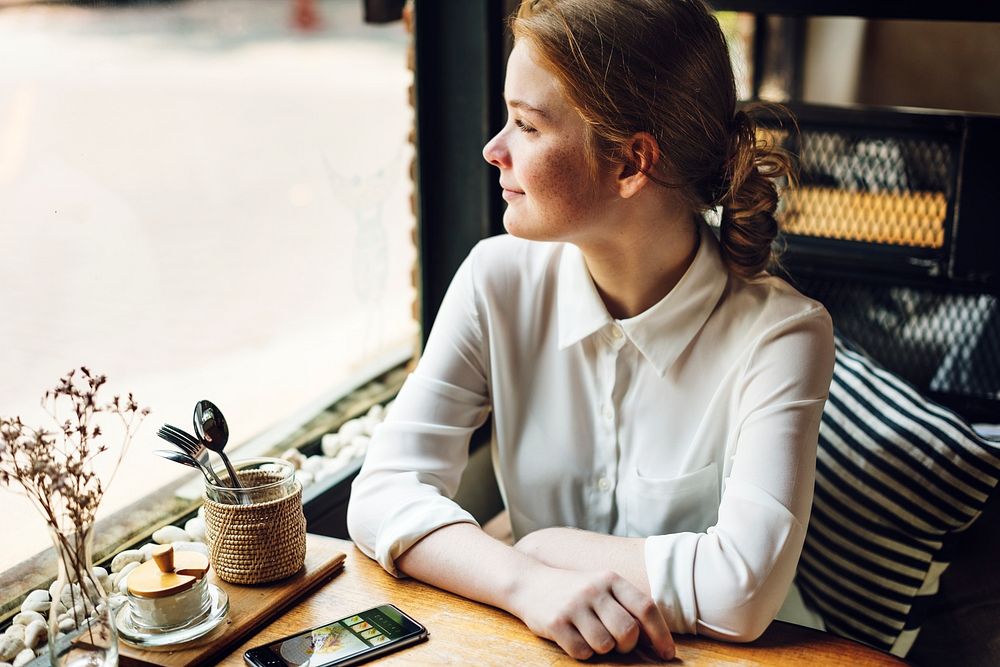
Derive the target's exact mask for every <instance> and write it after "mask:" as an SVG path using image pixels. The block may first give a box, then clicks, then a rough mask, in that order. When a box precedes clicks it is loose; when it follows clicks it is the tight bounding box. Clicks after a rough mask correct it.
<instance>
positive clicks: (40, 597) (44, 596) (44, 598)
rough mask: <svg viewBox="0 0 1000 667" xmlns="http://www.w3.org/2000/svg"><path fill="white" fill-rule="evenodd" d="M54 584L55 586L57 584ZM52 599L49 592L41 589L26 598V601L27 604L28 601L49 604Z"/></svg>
mask: <svg viewBox="0 0 1000 667" xmlns="http://www.w3.org/2000/svg"><path fill="white" fill-rule="evenodd" d="M52 583H53V584H54V583H55V582H52ZM51 599H52V596H51V595H49V592H48V591H47V590H45V589H44V588H39V589H36V590H33V591H31V592H30V593H28V597H26V598H24V601H25V602H27V601H28V600H31V601H32V602H39V601H40V602H48V601H49V600H51Z"/></svg>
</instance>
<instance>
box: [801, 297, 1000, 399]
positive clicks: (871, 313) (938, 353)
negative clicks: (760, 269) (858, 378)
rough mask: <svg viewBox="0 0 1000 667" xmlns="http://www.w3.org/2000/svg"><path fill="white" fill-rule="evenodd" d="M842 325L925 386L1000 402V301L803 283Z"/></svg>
mask: <svg viewBox="0 0 1000 667" xmlns="http://www.w3.org/2000/svg"><path fill="white" fill-rule="evenodd" d="M798 287H799V289H800V290H802V291H803V292H804V293H805V294H808V295H809V296H811V297H812V298H814V299H817V300H818V301H821V302H822V303H823V304H824V305H825V306H826V308H827V310H829V311H830V315H831V316H832V317H833V322H834V326H835V327H837V329H838V330H839V331H840V332H842V333H843V334H845V335H846V336H847V337H849V338H850V339H851V340H853V341H855V342H856V343H858V344H859V345H861V347H863V348H864V349H865V351H866V352H867V353H868V354H870V355H871V356H872V357H873V358H875V359H876V360H878V361H879V362H880V363H881V364H882V365H883V366H885V367H886V368H887V369H888V370H890V371H892V372H893V373H896V374H897V375H899V376H901V377H903V378H905V379H906V380H908V381H909V382H911V383H912V384H914V385H915V386H916V387H917V388H918V389H921V390H930V391H934V392H939V393H942V394H952V395H961V396H970V397H976V398H985V399H993V400H996V399H1000V303H998V299H997V298H996V297H995V296H992V295H989V294H961V293H946V292H938V291H932V290H928V289H919V288H914V287H902V286H888V285H877V284H870V283H861V282H853V281H845V280H842V279H831V278H808V279H804V280H799V281H798Z"/></svg>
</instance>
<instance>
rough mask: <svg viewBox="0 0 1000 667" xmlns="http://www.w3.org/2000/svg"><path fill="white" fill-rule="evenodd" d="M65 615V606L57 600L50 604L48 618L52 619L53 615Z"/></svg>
mask: <svg viewBox="0 0 1000 667" xmlns="http://www.w3.org/2000/svg"><path fill="white" fill-rule="evenodd" d="M65 613H66V605H64V604H63V603H62V602H60V601H59V600H56V601H55V602H53V603H52V608H51V609H49V618H52V616H53V615H55V616H57V617H58V616H62V615H63V614H65Z"/></svg>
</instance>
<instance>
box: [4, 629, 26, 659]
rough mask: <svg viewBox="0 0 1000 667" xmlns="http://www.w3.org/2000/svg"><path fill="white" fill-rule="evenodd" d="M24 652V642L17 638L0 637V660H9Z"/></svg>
mask: <svg viewBox="0 0 1000 667" xmlns="http://www.w3.org/2000/svg"><path fill="white" fill-rule="evenodd" d="M23 650H24V642H23V641H21V640H20V639H18V638H17V637H11V636H10V635H4V636H2V637H0V660H10V659H12V658H13V657H14V656H15V655H17V654H18V653H20V652H21V651H23Z"/></svg>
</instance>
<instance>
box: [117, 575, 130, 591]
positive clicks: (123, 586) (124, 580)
mask: <svg viewBox="0 0 1000 667" xmlns="http://www.w3.org/2000/svg"><path fill="white" fill-rule="evenodd" d="M116 588H117V589H118V593H120V594H121V595H125V594H126V593H128V576H124V577H121V578H120V579H119V580H118V585H117V586H116Z"/></svg>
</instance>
